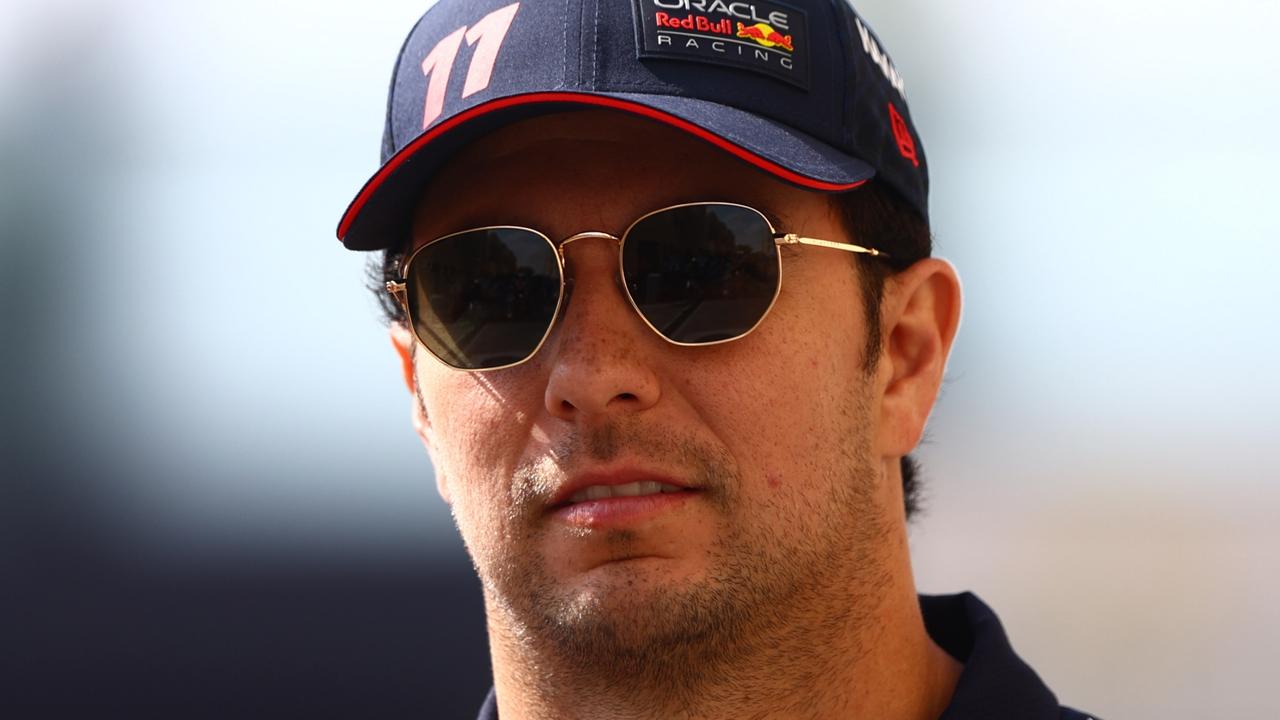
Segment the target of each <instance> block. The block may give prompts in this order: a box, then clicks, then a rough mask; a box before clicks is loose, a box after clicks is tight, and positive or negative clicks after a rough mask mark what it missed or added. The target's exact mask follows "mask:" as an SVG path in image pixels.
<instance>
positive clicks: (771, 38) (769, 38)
mask: <svg viewBox="0 0 1280 720" xmlns="http://www.w3.org/2000/svg"><path fill="white" fill-rule="evenodd" d="M738 37H740V38H749V39H751V40H755V41H756V42H758V43H760V44H761V45H763V46H765V47H768V48H771V47H780V48H782V49H783V50H786V51H787V52H795V46H794V45H792V43H791V36H790V35H783V34H782V33H780V32H778V31H777V30H774V29H773V26H771V25H770V24H769V23H762V22H758V23H756V24H755V25H743V24H742V23H738Z"/></svg>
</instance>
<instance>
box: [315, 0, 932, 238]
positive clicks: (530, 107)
mask: <svg viewBox="0 0 1280 720" xmlns="http://www.w3.org/2000/svg"><path fill="white" fill-rule="evenodd" d="M586 107H596V108H609V109H612V110H616V111H621V112H627V113H632V114H634V115H640V116H643V117H647V118H650V119H652V120H655V121H658V122H662V123H665V124H667V125H670V126H671V127H674V128H677V129H679V130H682V131H684V132H687V133H689V134H691V135H694V136H696V137H698V138H701V139H702V140H705V141H707V142H709V143H711V144H713V145H715V146H717V147H719V148H721V149H723V150H725V151H726V152H729V153H731V154H733V155H735V156H737V157H738V158H740V159H742V160H744V161H746V162H748V163H750V164H751V165H753V166H755V167H757V168H759V169H761V170H763V171H765V172H767V173H769V174H771V175H773V176H775V177H777V178H779V179H781V180H783V181H786V182H788V183H792V184H794V185H797V186H800V187H802V188H808V189H811V190H817V191H824V192H844V191H848V190H852V189H853V188H856V187H858V186H859V185H861V184H863V183H865V182H866V181H868V180H870V179H871V178H873V177H874V178H877V181H878V182H883V183H885V184H886V185H887V186H889V187H890V188H892V189H893V190H895V191H896V192H898V193H899V194H900V195H901V196H902V197H903V198H905V199H906V201H907V202H908V203H909V204H910V205H911V206H912V207H913V208H914V209H915V210H917V211H918V212H919V213H920V215H921V217H923V218H926V219H927V218H928V192H929V177H928V171H927V166H926V164H925V157H924V150H923V148H922V146H921V143H920V138H919V136H918V135H917V133H916V131H915V127H914V125H913V124H912V122H911V113H910V110H909V109H908V108H907V101H906V95H905V92H904V89H903V81H902V77H901V75H899V74H898V71H897V69H896V68H895V66H894V64H893V61H892V60H891V59H890V58H889V55H888V54H887V53H886V52H885V50H884V47H883V45H881V43H880V41H879V39H878V38H877V37H876V35H875V33H873V32H872V31H871V29H870V28H869V27H868V26H867V24H866V23H865V22H864V21H863V20H862V19H861V17H860V16H859V15H858V14H857V13H856V12H855V11H854V9H853V7H852V6H851V5H850V4H849V3H848V2H846V0H787V2H785V3H783V2H771V1H769V0H747V1H745V2H735V1H728V0H564V1H561V0H556V1H555V2H551V1H550V0H519V2H512V1H511V0H440V1H439V2H438V3H436V4H435V5H433V6H432V7H431V8H430V9H429V10H427V12H426V13H425V14H424V15H423V16H422V18H421V19H420V20H419V21H418V23H417V24H416V25H415V26H414V28H413V30H412V31H410V33H409V37H408V38H407V39H406V40H405V42H404V45H403V47H401V49H400V55H399V57H398V58H397V60H396V65H395V70H394V72H393V74H392V77H391V88H390V91H389V95H388V98H387V120H386V127H385V130H384V133H383V140H382V167H381V168H379V170H378V171H377V172H376V173H375V174H374V175H373V177H372V178H370V179H369V180H368V181H367V182H366V183H365V185H364V187H363V188H362V189H361V190H360V192H359V193H358V194H357V195H356V197H355V199H354V200H352V202H351V205H350V206H349V207H348V208H347V211H346V213H344V214H343V216H342V220H341V221H340V223H339V224H338V238H339V239H340V240H341V241H342V243H343V244H344V245H345V246H346V247H347V248H349V249H352V250H378V249H385V248H398V247H402V246H404V245H405V244H406V243H407V241H408V239H409V229H410V218H411V215H412V212H413V208H414V206H415V205H416V204H417V202H418V200H419V198H420V196H421V193H422V191H423V188H424V186H425V185H426V183H427V181H428V180H429V179H430V178H431V175H432V174H433V173H434V172H436V171H437V170H438V169H439V168H440V167H441V165H443V164H444V163H445V162H446V161H447V160H448V159H449V158H450V157H451V156H452V155H453V153H454V152H456V151H457V150H458V149H460V148H461V147H463V146H465V145H466V144H468V143H470V142H472V141H474V140H476V139H478V138H479V137H481V136H483V135H485V134H487V133H489V132H492V131H493V130H496V129H497V128H499V127H501V126H503V125H506V124H508V123H511V122H514V121H516V120H520V119H524V118H528V117H531V116H534V115H538V114H543V113H549V112H559V111H564V110H567V109H573V108H586Z"/></svg>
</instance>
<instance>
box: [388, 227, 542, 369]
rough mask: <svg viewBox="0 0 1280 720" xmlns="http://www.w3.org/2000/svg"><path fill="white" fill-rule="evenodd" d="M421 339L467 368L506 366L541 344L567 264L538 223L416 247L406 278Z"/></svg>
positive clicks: (441, 355) (450, 361) (449, 360)
mask: <svg viewBox="0 0 1280 720" xmlns="http://www.w3.org/2000/svg"><path fill="white" fill-rule="evenodd" d="M406 284H407V286H408V288H407V290H408V296H409V312H410V314H411V315H412V317H413V325H414V330H415V331H416V333H417V336H418V339H419V340H420V341H421V342H422V344H423V345H426V347H427V349H429V350H430V351H431V352H432V353H434V354H435V355H436V357H438V358H440V359H441V360H443V361H445V362H446V363H448V364H449V365H452V366H454V367H456V368H461V369H464V370H479V369H484V368H495V367H502V366H504V365H511V364H513V363H516V362H519V361H521V360H524V359H525V358H527V357H529V355H530V354H532V353H533V351H534V350H536V349H537V348H538V345H539V344H541V343H542V338H543V337H544V336H546V334H547V329H548V328H550V327H551V321H552V320H553V319H554V317H555V312H556V305H557V302H558V301H559V298H560V266H559V264H558V263H557V262H556V251H555V248H553V247H552V246H551V243H550V242H548V241H547V239H546V238H544V237H542V236H541V235H538V234H537V233H535V232H532V231H530V230H521V229H517V228H493V229H487V230H473V231H471V232H466V233H462V234H459V235H454V236H451V237H447V238H444V239H442V240H437V241H435V242H433V243H431V244H430V245H428V246H427V247H425V248H424V249H423V250H422V251H421V252H419V253H418V254H417V255H415V256H414V257H413V259H412V261H411V262H410V265H409V272H408V278H407V279H406Z"/></svg>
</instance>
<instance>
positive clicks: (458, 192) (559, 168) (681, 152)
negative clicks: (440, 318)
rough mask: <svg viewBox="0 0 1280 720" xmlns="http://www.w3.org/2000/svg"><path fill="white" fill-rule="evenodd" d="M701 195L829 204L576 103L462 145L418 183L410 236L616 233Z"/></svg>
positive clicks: (775, 205)
mask: <svg viewBox="0 0 1280 720" xmlns="http://www.w3.org/2000/svg"><path fill="white" fill-rule="evenodd" d="M700 200H724V201H732V202H739V203H744V204H748V205H752V206H755V207H758V208H759V209H760V210H763V211H765V212H766V214H768V215H770V216H772V217H774V218H775V219H776V220H779V221H787V220H795V219H796V218H797V216H799V215H803V214H805V213H812V212H821V211H825V210H827V209H828V208H829V203H828V200H827V196H825V195H822V194H820V193H814V192H810V191H807V190H802V189H800V188H796V187H793V186H790V185H787V184H785V183H783V182H780V181H778V180H775V179H774V178H772V177H771V176H769V175H766V174H765V173H763V172H761V171H759V170H757V169H755V168H754V167H752V166H750V165H748V164H747V163H745V162H742V161H740V160H738V159H737V158H734V157H733V156H731V155H729V154H728V153H726V152H724V151H722V150H720V149H718V148H716V147H714V146H712V145H710V144H709V143H706V142H704V141H702V140H699V139H697V138H695V137H693V136H691V135H688V134H686V133H684V132H681V131H678V130H675V129H673V128H670V127H668V126H666V125H662V124H660V123H656V122H653V121H651V120H647V119H644V118H640V117H636V116H632V115H628V114H626V113H620V112H615V111H606V110H581V111H569V112H563V113H557V114H553V115H544V116H539V117H535V118H532V119H528V120H524V121H522V122H518V123H514V124H512V125H508V126H506V127H504V128H502V129H500V130H497V131H495V132H494V133H491V134H489V135H487V136H485V137H483V138H481V139H480V140H478V141H476V142H474V143H472V144H470V145H469V146H467V147H466V148H464V149H463V150H461V151H460V152H459V153H458V154H457V155H455V156H454V157H453V158H452V159H451V160H450V161H449V162H448V163H447V164H446V165H445V166H444V167H443V168H442V169H441V171H440V172H439V173H437V174H436V175H435V176H434V178H433V179H432V181H431V183H430V184H429V185H428V186H427V187H426V189H425V190H424V193H423V195H422V198H421V200H420V202H419V205H418V208H417V213H416V216H415V222H414V237H415V240H416V242H425V241H426V240H429V239H430V238H431V237H436V236H438V235H439V234H440V233H443V232H450V231H453V230H457V229H461V228H463V227H474V226H477V225H492V224H508V223H510V224H526V225H536V226H537V227H538V228H539V229H543V230H545V231H547V232H550V233H552V234H557V233H563V234H565V235H568V234H573V233H576V232H581V231H582V230H583V229H584V228H586V227H589V228H590V229H594V230H602V231H607V232H620V231H621V230H623V229H625V227H626V226H627V224H629V221H630V220H633V219H635V218H636V217H638V216H639V215H641V214H644V213H646V212H649V211H651V210H654V209H657V208H659V207H663V206H666V205H671V204H675V203H680V202H691V201H700ZM561 221H563V222H564V223H565V225H564V226H563V227H557V226H555V223H558V222H561ZM584 223H585V225H584ZM789 229H790V228H789Z"/></svg>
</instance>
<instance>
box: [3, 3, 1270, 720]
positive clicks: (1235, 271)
mask: <svg viewBox="0 0 1280 720" xmlns="http://www.w3.org/2000/svg"><path fill="white" fill-rule="evenodd" d="M429 4H430V3H429V2H422V1H418V2H403V1H399V0H397V1H392V0H382V1H380V2H377V3H359V4H357V3H337V2H317V1H315V0H312V1H311V2H306V3H303V2H275V3H261V2H249V1H248V0H224V1H223V2H218V3H168V2H159V1H158V0H151V1H145V0H132V1H131V0H114V1H112V0H78V1H73V0H57V1H52V0H41V1H40V2H35V0H17V2H15V1H14V0H9V1H8V2H6V3H5V5H4V12H3V15H4V18H3V20H0V278H2V282H0V293H2V295H0V297H2V298H3V300H2V303H3V304H2V305H0V309H2V313H0V319H2V321H3V323H4V324H3V334H2V335H0V338H2V340H0V363H2V364H0V393H2V397H3V415H2V416H0V443H2V445H0V450H2V453H0V463H2V464H0V474H2V476H3V480H2V482H0V564H2V567H0V569H2V571H3V574H2V575H0V578H2V579H0V715H3V716H4V717H6V718H8V717H13V718H43V717H110V716H130V717H149V716H157V717H160V716H163V717H272V716H282V715H294V714H302V713H306V714H309V715H313V716H357V715H358V716H363V717H459V718H466V717H474V713H475V711H476V709H477V708H478V705H479V702H480V700H481V698H482V697H483V695H484V693H485V691H486V689H487V688H488V685H489V682H490V681H489V677H488V660H487V647H486V646H485V640H484V622H483V613H482V610H481V608H480V604H479V603H480V601H479V588H478V583H477V581H476V580H475V578H474V576H473V573H472V570H471V568H470V566H469V563H468V561H467V558H466V556H465V553H464V551H463V549H462V547H461V543H460V542H459V540H458V539H457V535H456V532H455V530H454V528H453V526H452V522H451V520H450V517H449V514H448V511H447V509H446V508H445V506H444V505H443V503H442V502H441V501H440V499H439V498H438V497H437V496H436V494H435V489H434V483H433V481H432V476H431V469H430V467H429V465H428V463H427V461H426V459H425V455H424V453H423V452H422V450H421V447H420V444H419V443H418V441H417V439H416V437H415V436H414V434H413V432H412V430H411V428H410V425H409V422H408V417H409V416H408V411H409V407H410V406H409V398H408V396H407V395H406V394H405V392H404V390H403V388H402V386H401V383H400V380H399V373H398V371H397V369H396V367H395V364H394V361H393V356H392V353H391V351H390V345H389V343H388V341H387V339H386V334H385V331H384V329H383V327H382V326H381V324H380V319H379V315H378V312H377V309H376V305H375V302H374V300H373V296H372V295H371V294H369V293H368V292H367V291H366V290H365V289H364V285H365V262H366V258H365V257H364V256H362V255H359V254H355V253H350V252H347V251H345V250H343V249H342V247H341V246H340V245H339V244H338V242H337V241H336V240H335V239H334V236H333V232H334V227H335V225H336V223H337V219H338V216H339V214H340V213H341V211H342V210H343V209H344V208H345V207H346V204H347V202H348V201H349V200H350V199H351V197H352V196H353V195H354V193H355V191H356V190H357V189H358V188H359V186H360V185H361V183H362V182H363V181H364V179H365V178H366V177H367V176H368V175H369V174H371V173H372V172H373V171H374V170H375V168H376V166H377V159H378V152H377V151H378V147H379V141H380V138H381V130H382V121H383V117H382V116H383V110H384V103H385V90H386V83H387V80H388V78H389V75H390V70H391V64H392V61H393V60H394V57H395V54H396V51H397V50H398V48H399V45H400V42H401V40H402V39H403V37H404V35H405V34H406V33H407V32H408V29H409V28H410V26H411V25H412V23H413V22H414V21H415V20H416V19H417V18H418V16H419V15H420V14H421V13H422V12H423V11H424V9H425V8H426V7H427V6H428V5H429ZM857 5H858V7H859V8H860V9H861V10H862V13H863V15H864V16H865V17H867V18H868V19H869V20H870V22H871V24H872V25H873V26H874V27H875V28H876V30H877V32H878V33H879V34H880V36H881V38H882V39H883V40H884V43H885V45H886V46H887V47H888V48H889V49H890V50H891V52H892V53H893V56H894V59H895V61H896V64H897V66H898V68H899V69H900V70H901V71H902V73H903V74H904V76H905V77H906V79H907V91H908V95H909V97H910V100H911V104H912V110H913V115H914V117H915V119H916V122H917V125H918V126H919V129H920V131H921V133H922V135H923V137H924V139H925V145H926V148H927V150H928V152H929V156H930V160H931V164H932V171H933V194H932V203H933V205H932V207H933V224H934V227H935V230H936V233H937V245H938V249H939V254H941V255H943V256H944V257H947V258H949V259H950V260H952V261H953V262H954V263H955V264H956V265H957V266H958V268H959V269H960V272H961V275H962V276H963V278H964V281H965V289H966V293H967V305H966V311H965V319H964V324H963V327H962V330H961V335H960V338H959V341H958V345H957V347H956V353H955V357H954V359H953V361H952V363H951V365H950V368H949V380H948V382H947V384H946V386H945V388H944V391H943V397H942V399H941V402H940V405H939V407H938V410H937V411H936V413H935V415H934V418H933V420H932V423H931V426H930V431H929V434H928V439H927V443H926V445H925V446H924V448H923V450H922V452H921V457H922V459H923V461H924V464H925V472H926V480H927V487H926V497H925V501H926V512H925V514H924V516H923V517H922V519H921V520H919V521H918V522H917V523H916V524H915V526H914V528H913V531H912V545H913V548H914V553H915V558H916V573H917V577H918V582H919V585H920V587H921V589H922V590H923V591H925V592H956V591H960V590H966V589H968V590H974V591H976V592H978V593H979V594H980V595H981V596H982V597H983V598H984V599H985V600H986V601H987V602H988V603H990V604H991V605H992V606H993V607H994V608H995V609H996V610H997V612H999V613H1000V615H1001V617H1002V619H1003V621H1004V623H1005V626H1006V629H1007V630H1008V631H1009V633H1010V635H1011V638H1012V641H1013V644H1014V647H1015V648H1016V649H1018V651H1019V652H1020V653H1021V654H1022V655H1023V657H1025V658H1026V659H1027V660H1028V661H1029V662H1030V663H1031V664H1032V665H1033V666H1034V667H1035V668H1036V669H1037V670H1038V671H1039V672H1040V674H1041V675H1042V676H1043V677H1044V678H1045V679H1046V680H1047V682H1048V683H1049V685H1050V686H1051V687H1052V688H1053V689H1054V690H1055V691H1056V692H1057V693H1058V695H1059V697H1060V698H1061V699H1062V700H1063V701H1065V702H1068V703H1069V704H1072V705H1075V706H1077V707H1081V708H1084V709H1086V710H1089V711H1091V712H1095V713H1098V714H1100V715H1102V716H1103V717H1105V718H1204V717H1231V718H1274V717H1278V716H1280V699H1277V696H1276V694H1275V693H1274V692H1273V688H1272V687H1271V685H1272V684H1273V683H1274V678H1275V675H1276V671H1277V668H1280V657H1277V655H1278V653H1280V651H1278V650H1277V648H1280V610H1277V601H1278V600H1280V572H1277V571H1278V570H1280V563H1277V559H1276V554H1277V550H1278V549H1280V522H1278V520H1280V483H1278V480H1280V455H1277V453H1276V446H1275V440H1274V438H1273V436H1274V434H1275V433H1276V431H1277V428H1278V427H1280V423H1278V422H1277V420H1278V419H1280V411H1278V410H1277V405H1278V404H1280V376H1278V375H1277V373H1276V371H1275V369H1274V368H1275V365H1276V358H1277V356H1278V355H1280V331H1278V330H1277V325H1278V323H1277V321H1276V312H1275V307H1276V306H1277V304H1278V301H1280V290H1277V283H1276V273H1277V270H1278V269H1280V246H1278V244H1277V240H1278V239H1280V219H1278V218H1280V215H1278V213H1277V209H1278V207H1280V205H1277V200H1276V197H1275V195H1276V190H1277V189H1278V188H1277V182H1276V181H1275V179H1274V177H1275V169H1276V167H1277V166H1280V139H1278V138H1277V133H1276V128H1278V127H1280V80H1278V78H1280V49H1278V46H1277V43H1276V42H1275V37H1276V36H1277V33H1280V2H1277V1H1276V0H1223V1H1222V2H1217V3H1213V4H1204V3H1168V2H1156V1H1155V0H1083V1H1079V0H1078V1H1074V2H1069V3H1068V2H1062V1H1061V0H1048V1H1042V2H1036V3H1025V2H1018V1H1016V0H988V1H986V2H976V3H955V2H948V1H945V0H861V1H860V2H858V3H857Z"/></svg>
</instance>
